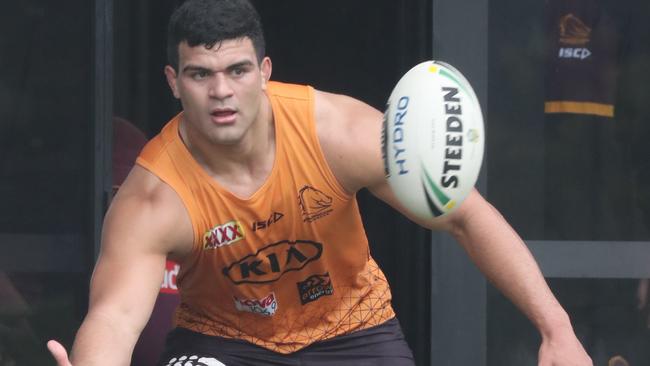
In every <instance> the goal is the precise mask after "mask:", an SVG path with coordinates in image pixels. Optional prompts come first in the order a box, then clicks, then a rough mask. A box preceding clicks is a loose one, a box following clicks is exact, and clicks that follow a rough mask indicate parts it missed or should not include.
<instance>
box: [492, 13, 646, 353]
mask: <svg viewBox="0 0 650 366" xmlns="http://www.w3.org/2000/svg"><path fill="white" fill-rule="evenodd" d="M489 6H490V9H489V14H490V17H489V29H490V34H489V69H488V70H489V71H488V72H489V80H490V83H489V86H488V88H489V93H488V94H489V102H488V105H487V114H488V117H489V123H488V127H489V131H488V132H489V133H488V144H487V148H488V153H487V157H488V158H487V159H488V160H487V164H488V191H489V192H488V197H489V199H490V200H491V201H492V202H493V203H494V204H495V206H496V207H497V208H499V209H500V210H501V211H502V212H503V213H504V215H505V216H506V217H507V219H508V220H509V221H510V222H511V223H512V224H513V226H515V228H516V229H517V230H518V231H519V232H520V233H521V234H522V236H523V237H524V239H526V240H541V241H553V243H548V244H545V245H557V246H561V245H565V244H564V243H567V245H568V244H570V243H569V242H576V241H612V242H623V241H648V240H650V199H649V198H650V179H649V178H650V163H649V161H650V160H649V159H648V157H649V156H650V154H649V153H650V150H649V149H650V144H648V143H647V139H648V138H649V137H650V123H649V122H650V103H649V102H648V101H650V72H649V71H650V27H648V26H647V19H648V16H649V15H650V6H649V5H648V3H647V2H645V1H641V0H625V1H614V0H545V1H523V2H507V1H493V2H490V4H489ZM648 250H650V248H648ZM614 258H615V255H614V254H613V255H612V257H611V260H615V259H614ZM575 260H576V261H580V260H584V258H575ZM616 265H617V266H621V268H623V267H624V266H625V265H626V264H625V263H617V264H616ZM619 277H624V276H619ZM549 284H550V285H551V289H552V290H553V291H554V293H555V294H556V295H557V297H558V299H559V300H560V302H561V304H562V305H563V306H565V308H566V309H567V311H568V312H569V315H570V317H571V319H572V321H573V324H574V328H575V330H576V333H577V334H578V336H579V338H580V340H581V341H582V342H583V344H584V346H585V348H586V349H587V352H588V353H589V354H590V356H591V357H592V358H593V359H594V364H595V365H616V366H625V365H650V354H648V353H647V352H648V350H649V349H650V348H648V344H650V331H649V328H648V299H647V294H648V280H639V279H630V278H625V279H622V278H617V279H604V278H580V279H568V278H553V279H549ZM487 315H488V334H487V342H488V362H487V364H489V365H518V366H520V365H536V364H537V362H536V360H537V352H538V347H539V342H540V341H541V340H540V337H539V335H538V334H537V331H536V330H535V329H534V327H533V326H532V325H531V324H530V322H529V321H528V320H527V319H526V318H525V317H524V316H523V315H522V314H521V313H520V312H518V311H516V310H515V309H514V307H513V305H512V304H511V303H509V302H508V301H506V300H505V299H504V298H503V297H502V295H500V294H499V293H498V292H496V291H495V290H493V289H489V291H488V308H487Z"/></svg>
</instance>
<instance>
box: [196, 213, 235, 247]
mask: <svg viewBox="0 0 650 366" xmlns="http://www.w3.org/2000/svg"><path fill="white" fill-rule="evenodd" d="M244 236H245V235H244V229H243V228H242V226H241V225H240V224H239V221H236V220H233V221H228V222H227V223H225V224H222V225H217V226H215V227H214V228H212V229H210V230H208V231H207V232H206V233H205V234H204V235H203V249H214V248H219V247H222V246H224V245H230V244H232V243H235V242H237V241H240V240H242V239H244Z"/></svg>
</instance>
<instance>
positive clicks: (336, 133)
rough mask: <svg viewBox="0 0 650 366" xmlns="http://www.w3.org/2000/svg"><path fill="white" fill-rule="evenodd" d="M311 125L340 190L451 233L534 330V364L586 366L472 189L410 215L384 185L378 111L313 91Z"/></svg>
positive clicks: (556, 311)
mask: <svg viewBox="0 0 650 366" xmlns="http://www.w3.org/2000/svg"><path fill="white" fill-rule="evenodd" d="M316 120H317V126H318V133H319V138H320V141H321V146H322V148H323V152H324V153H325V156H326V158H327V161H328V163H329V165H330V167H331V168H332V171H333V172H334V174H335V176H336V177H337V178H338V180H339V182H340V183H341V184H342V185H343V187H344V188H345V189H346V190H347V191H348V192H350V193H354V192H356V191H357V190H359V189H361V188H363V187H366V188H368V189H369V190H370V191H371V192H372V193H373V194H374V195H375V196H377V197H378V198H379V199H381V200H383V201H384V202H386V203H388V204H389V205H391V206H392V207H393V208H395V209H397V210H398V211H400V212H401V213H402V214H404V215H405V216H407V217H408V218H410V219H411V220H412V221H414V222H416V223H418V224H420V225H422V226H424V227H427V228H430V229H434V230H444V231H448V232H449V233H451V235H453V236H454V238H455V239H456V240H457V241H458V242H459V243H460V245H462V246H463V248H464V249H465V251H467V253H468V255H469V256H470V258H471V259H472V261H474V263H476V265H477V266H478V267H479V269H480V270H481V271H482V272H483V273H484V274H485V276H486V277H487V278H488V280H489V281H490V282H492V283H493V284H494V285H495V286H496V287H497V288H498V289H499V290H500V291H502V292H503V293H504V294H505V295H506V296H507V297H508V298H509V299H510V300H511V301H512V302H513V303H514V304H515V305H516V306H518V307H519V309H521V311H522V312H523V313H524V314H525V315H526V316H527V317H528V318H530V320H531V321H532V322H533V323H534V324H535V326H536V327H537V329H538V330H539V332H540V333H541V335H542V339H543V341H542V345H541V347H540V352H539V365H541V366H552V365H562V366H564V365H566V366H569V365H571V366H573V365H576V366H588V365H592V362H591V360H590V358H589V356H587V354H586V352H585V351H584V349H583V347H582V345H581V344H580V342H579V341H578V339H577V338H576V336H575V333H574V332H573V329H572V327H571V322H570V320H569V317H568V315H567V313H566V312H565V311H564V309H563V308H562V307H561V306H560V304H559V303H558V302H557V300H556V299H555V297H554V296H553V294H552V293H551V290H550V289H549V287H548V285H547V284H546V281H545V279H544V277H543V275H542V273H541V271H540V269H539V267H538V266H537V263H536V262H535V259H534V258H533V256H532V255H531V253H530V251H529V250H528V248H527V247H526V245H525V244H524V242H523V241H522V240H521V238H520V237H519V235H517V233H516V232H515V231H514V230H513V229H512V227H510V225H509V224H508V223H507V222H506V220H505V219H504V218H503V217H502V216H501V214H499V213H498V211H497V210H496V209H495V208H494V207H492V205H490V204H489V203H488V202H487V201H486V200H485V199H483V197H481V195H480V194H479V193H478V192H477V191H476V190H473V191H472V192H471V194H470V195H469V197H468V198H467V199H466V200H465V201H464V202H463V203H462V204H461V205H460V206H459V207H458V208H457V209H456V211H454V212H452V213H451V214H448V215H446V216H443V217H440V218H436V219H433V220H430V221H428V222H427V221H423V220H421V219H419V218H417V217H414V216H412V215H410V214H409V212H408V211H407V210H406V209H405V208H404V207H403V206H402V205H401V204H400V203H399V201H398V200H397V198H396V197H395V195H394V193H393V192H392V190H391V189H390V187H389V186H388V183H387V181H386V178H385V176H384V170H383V163H382V157H381V146H380V145H381V120H382V114H381V113H380V112H379V111H377V110H376V109H374V108H372V107H370V106H368V105H366V104H364V103H361V102H359V101H357V100H354V99H352V98H348V97H345V96H340V95H334V94H328V93H323V92H317V93H316Z"/></svg>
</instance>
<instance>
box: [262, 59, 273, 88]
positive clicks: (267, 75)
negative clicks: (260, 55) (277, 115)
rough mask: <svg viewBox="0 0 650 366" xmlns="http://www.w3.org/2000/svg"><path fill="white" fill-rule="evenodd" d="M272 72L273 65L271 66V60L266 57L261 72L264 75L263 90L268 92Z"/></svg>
mask: <svg viewBox="0 0 650 366" xmlns="http://www.w3.org/2000/svg"><path fill="white" fill-rule="evenodd" d="M272 71H273V65H272V64H271V59H270V58H269V57H264V59H262V63H261V64H260V72H261V73H262V90H266V84H267V83H268V82H269V79H271V72H272Z"/></svg>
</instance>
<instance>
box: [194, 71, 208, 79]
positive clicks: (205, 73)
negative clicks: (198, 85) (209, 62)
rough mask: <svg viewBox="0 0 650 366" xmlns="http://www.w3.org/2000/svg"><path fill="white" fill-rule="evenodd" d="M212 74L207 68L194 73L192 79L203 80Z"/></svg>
mask: <svg viewBox="0 0 650 366" xmlns="http://www.w3.org/2000/svg"><path fill="white" fill-rule="evenodd" d="M209 75H210V72H208V71H206V70H201V71H197V72H195V73H193V74H192V79H194V80H203V79H205V78H206V77H208V76H209Z"/></svg>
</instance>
